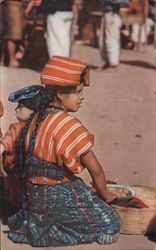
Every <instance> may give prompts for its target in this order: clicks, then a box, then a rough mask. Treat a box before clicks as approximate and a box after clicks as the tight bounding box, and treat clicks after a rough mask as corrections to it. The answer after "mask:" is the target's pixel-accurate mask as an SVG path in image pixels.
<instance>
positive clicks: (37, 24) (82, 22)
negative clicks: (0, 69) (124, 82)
mask: <svg viewBox="0 0 156 250" xmlns="http://www.w3.org/2000/svg"><path fill="white" fill-rule="evenodd" d="M96 13H97V14H96ZM98 15H101V20H100V19H99V18H97V20H96V19H95V20H94V22H92V17H93V16H94V17H98ZM129 15H131V16H133V17H137V16H138V17H139V16H141V15H142V21H141V22H140V19H137V18H136V21H135V18H133V17H132V18H133V19H134V21H133V22H129V19H125V17H126V16H129ZM130 18H131V17H130ZM99 20H100V21H99ZM123 20H128V21H123ZM135 22H136V23H135ZM140 23H141V25H140ZM155 23H156V1H155V0H141V1H140V0H117V1H110V0H92V1H89V0H83V1H82V0H57V1H50V0H44V1H42V0H5V1H2V2H1V4H0V41H1V43H0V58H1V59H0V60H1V65H5V66H10V67H29V68H33V69H37V70H40V69H41V68H42V67H43V65H44V64H45V62H46V61H47V59H48V58H50V57H51V56H53V55H62V56H72V54H71V48H72V43H73V41H74V40H75V39H79V40H82V41H83V42H85V41H86V40H87V41H89V43H90V44H91V45H93V46H98V47H99V51H100V54H101V58H102V60H103V61H104V67H106V68H107V67H109V66H112V67H114V66H117V65H118V64H119V62H120V49H121V48H126V49H136V47H137V45H138V40H139V36H140V40H141V43H147V44H148V43H150V42H152V43H154V36H155V35H154V33H155V32H154V30H155V26H156V25H155ZM93 24H94V25H93Z"/></svg>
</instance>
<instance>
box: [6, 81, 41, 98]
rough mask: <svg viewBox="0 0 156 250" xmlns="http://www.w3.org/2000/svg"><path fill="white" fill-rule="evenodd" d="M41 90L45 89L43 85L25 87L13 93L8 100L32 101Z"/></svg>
mask: <svg viewBox="0 0 156 250" xmlns="http://www.w3.org/2000/svg"><path fill="white" fill-rule="evenodd" d="M41 89H43V86H41V85H31V86H27V87H24V88H22V89H19V90H17V91H15V92H12V93H11V94H10V95H9V97H8V100H9V101H10V102H19V101H20V100H25V99H30V98H32V97H34V96H36V95H37V94H38V93H39V92H40V90H41Z"/></svg>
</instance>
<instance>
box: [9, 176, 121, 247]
mask: <svg viewBox="0 0 156 250" xmlns="http://www.w3.org/2000/svg"><path fill="white" fill-rule="evenodd" d="M27 193H28V204H29V208H28V210H27V211H26V213H25V215H24V217H23V223H22V224H21V221H20V226H19V218H16V215H14V216H12V217H10V218H9V221H11V222H12V225H11V226H12V227H11V231H10V233H9V235H8V236H9V238H10V239H11V240H12V241H14V242H16V243H17V242H18V243H28V244H30V245H32V246H34V247H46V246H68V245H78V244H84V243H92V242H97V243H99V244H111V243H113V242H115V241H117V239H118V237H119V232H120V219H119V217H118V215H117V214H116V212H115V211H114V210H113V209H112V208H111V207H110V206H109V205H108V204H107V203H105V202H104V201H103V200H101V199H100V198H99V197H98V195H97V194H95V193H93V192H91V190H90V188H89V187H88V186H86V185H85V183H84V182H83V181H82V180H80V179H76V180H73V181H70V182H68V183H63V184H58V185H55V186H48V185H36V184H30V183H28V185H27ZM9 226H10V224H9ZM14 228H16V229H17V230H14Z"/></svg>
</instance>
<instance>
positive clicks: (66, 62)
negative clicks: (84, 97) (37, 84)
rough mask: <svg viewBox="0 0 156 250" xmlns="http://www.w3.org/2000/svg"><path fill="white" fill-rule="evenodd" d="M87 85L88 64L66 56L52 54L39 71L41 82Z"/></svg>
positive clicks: (45, 83) (59, 84)
mask: <svg viewBox="0 0 156 250" xmlns="http://www.w3.org/2000/svg"><path fill="white" fill-rule="evenodd" d="M81 81H83V83H84V86H89V65H88V64H86V63H84V62H82V61H79V60H76V59H73V58H68V57H62V56H53V57H52V58H51V59H50V60H49V61H48V62H47V64H46V65H45V67H44V68H43V70H42V72H41V83H42V84H44V85H55V86H57V85H58V86H78V85H79V84H80V82H81Z"/></svg>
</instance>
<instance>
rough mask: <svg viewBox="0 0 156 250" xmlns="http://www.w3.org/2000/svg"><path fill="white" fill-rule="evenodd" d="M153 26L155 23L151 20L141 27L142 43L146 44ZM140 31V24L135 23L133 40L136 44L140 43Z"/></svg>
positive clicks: (148, 19) (132, 34)
mask: <svg viewBox="0 0 156 250" xmlns="http://www.w3.org/2000/svg"><path fill="white" fill-rule="evenodd" d="M153 25H154V22H153V21H152V19H150V18H147V19H146V25H144V24H142V25H141V43H145V42H146V37H148V35H149V34H150V31H151V29H152V26H153ZM139 30H140V24H139V23H134V24H133V25H132V33H131V40H132V41H133V42H135V43H137V42H138V41H139Z"/></svg>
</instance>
